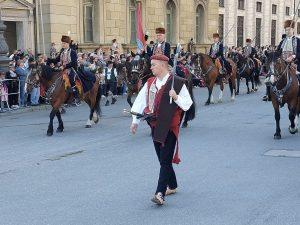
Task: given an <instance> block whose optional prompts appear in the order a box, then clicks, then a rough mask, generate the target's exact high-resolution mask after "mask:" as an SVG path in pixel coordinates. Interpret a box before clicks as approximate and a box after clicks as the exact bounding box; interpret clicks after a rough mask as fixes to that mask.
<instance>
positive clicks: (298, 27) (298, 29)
mask: <svg viewBox="0 0 300 225" xmlns="http://www.w3.org/2000/svg"><path fill="white" fill-rule="evenodd" d="M297 34H298V35H299V34H300V23H299V22H298V23H297Z"/></svg>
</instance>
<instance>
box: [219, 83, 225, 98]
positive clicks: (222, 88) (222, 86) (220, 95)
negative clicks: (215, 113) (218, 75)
mask: <svg viewBox="0 0 300 225" xmlns="http://www.w3.org/2000/svg"><path fill="white" fill-rule="evenodd" d="M223 91H224V83H223V81H221V83H220V94H219V102H222V100H223Z"/></svg>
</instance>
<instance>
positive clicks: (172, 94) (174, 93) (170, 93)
mask: <svg viewBox="0 0 300 225" xmlns="http://www.w3.org/2000/svg"><path fill="white" fill-rule="evenodd" d="M169 96H170V97H172V98H173V100H174V101H176V100H177V98H178V96H177V94H176V92H175V91H174V90H173V89H172V90H170V91H169Z"/></svg>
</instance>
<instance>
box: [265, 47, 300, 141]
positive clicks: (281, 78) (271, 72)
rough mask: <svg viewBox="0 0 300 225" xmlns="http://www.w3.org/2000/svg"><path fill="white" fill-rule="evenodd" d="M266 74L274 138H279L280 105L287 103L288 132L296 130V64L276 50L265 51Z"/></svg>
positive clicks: (299, 95)
mask: <svg viewBox="0 0 300 225" xmlns="http://www.w3.org/2000/svg"><path fill="white" fill-rule="evenodd" d="M265 55H266V57H267V58H266V62H265V66H266V67H267V71H268V76H270V85H271V88H270V89H271V100H272V105H273V108H274V112H275V120H276V132H275V134H274V139H281V129H280V110H279V109H280V107H283V106H284V105H285V104H287V105H288V109H289V119H290V122H291V124H290V126H289V132H290V133H291V134H295V133H297V132H298V118H299V113H300V87H299V81H298V78H297V74H296V65H294V64H293V63H288V62H286V61H285V60H283V59H282V57H281V54H280V53H279V52H277V51H271V52H266V53H265Z"/></svg>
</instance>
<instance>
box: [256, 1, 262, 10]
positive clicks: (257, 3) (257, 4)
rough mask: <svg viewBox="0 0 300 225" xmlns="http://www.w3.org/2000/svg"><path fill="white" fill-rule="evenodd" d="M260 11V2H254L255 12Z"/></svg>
mask: <svg viewBox="0 0 300 225" xmlns="http://www.w3.org/2000/svg"><path fill="white" fill-rule="evenodd" d="M261 11H262V2H256V12H261Z"/></svg>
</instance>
